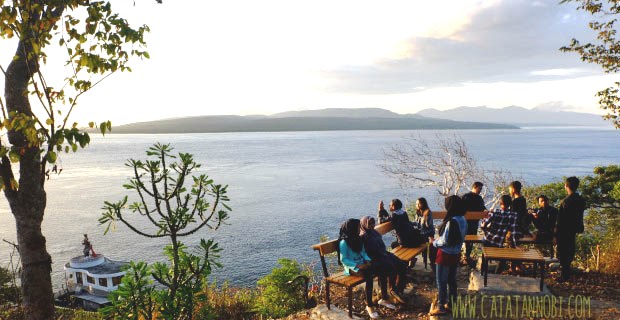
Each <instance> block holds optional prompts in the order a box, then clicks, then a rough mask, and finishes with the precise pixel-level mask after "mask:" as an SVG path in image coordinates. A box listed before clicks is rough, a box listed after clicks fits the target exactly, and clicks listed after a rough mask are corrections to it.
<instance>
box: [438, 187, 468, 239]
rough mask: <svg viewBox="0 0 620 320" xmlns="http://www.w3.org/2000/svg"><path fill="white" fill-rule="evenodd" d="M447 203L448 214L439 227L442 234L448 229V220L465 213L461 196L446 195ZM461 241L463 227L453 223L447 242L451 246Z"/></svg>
mask: <svg viewBox="0 0 620 320" xmlns="http://www.w3.org/2000/svg"><path fill="white" fill-rule="evenodd" d="M445 205H446V211H447V212H446V216H445V217H444V218H443V221H442V223H441V226H440V227H439V234H440V235H443V233H444V232H445V231H446V226H447V225H448V222H449V221H450V220H452V218H454V217H457V216H463V215H465V206H464V205H463V201H462V200H461V198H459V196H457V195H452V196H449V197H446V200H445ZM460 241H461V228H460V227H459V225H458V224H457V225H452V227H451V228H450V233H448V241H447V244H448V245H449V246H453V245H456V244H458V243H459V242H460Z"/></svg>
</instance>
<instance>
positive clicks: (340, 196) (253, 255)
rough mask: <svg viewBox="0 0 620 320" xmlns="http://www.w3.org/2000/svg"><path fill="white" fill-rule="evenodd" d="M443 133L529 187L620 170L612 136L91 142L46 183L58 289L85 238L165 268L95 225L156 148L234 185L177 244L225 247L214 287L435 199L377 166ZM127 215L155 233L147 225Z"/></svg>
mask: <svg viewBox="0 0 620 320" xmlns="http://www.w3.org/2000/svg"><path fill="white" fill-rule="evenodd" d="M438 136H444V137H446V136H447V137H451V136H457V137H460V138H462V139H463V140H464V141H465V142H466V144H467V147H468V149H469V151H470V152H471V153H472V154H473V155H474V157H475V158H476V159H477V161H478V163H479V165H480V166H481V167H483V168H486V169H489V170H505V171H509V172H511V174H512V175H513V176H516V177H521V179H522V180H523V181H524V182H525V185H526V186H527V185H533V184H543V183H548V182H552V181H558V180H560V179H562V177H564V176H571V175H577V176H580V175H587V174H590V173H592V169H593V168H594V167H595V166H604V165H609V164H618V163H619V162H620V131H618V130H614V129H611V128H585V127H553V128H550V127H532V128H522V129H518V130H460V131H447V130H441V131H434V130H422V131H321V132H275V133H274V132H269V133H200V134H125V135H115V134H109V135H106V136H100V135H92V136H91V143H90V145H89V146H88V147H87V148H86V149H83V150H79V151H78V152H76V153H68V154H61V155H60V156H59V162H58V168H59V169H62V171H61V172H60V173H59V174H52V175H51V176H50V178H49V180H48V181H47V182H46V190H47V210H46V212H45V219H44V222H43V226H42V228H43V233H44V235H45V237H46V239H47V249H48V251H49V253H50V254H51V256H52V259H53V265H52V279H53V284H54V288H55V289H60V288H61V287H62V285H63V283H64V272H63V266H64V264H65V263H66V262H67V261H68V260H69V259H70V258H71V257H74V256H78V255H80V254H81V252H82V246H81V241H82V237H83V234H88V236H89V238H90V240H91V242H92V244H93V247H94V250H95V251H96V252H97V253H102V254H105V255H106V256H108V257H110V258H112V259H116V260H125V261H129V260H134V261H138V260H142V261H147V262H149V263H153V262H156V261H164V256H163V253H162V248H163V247H164V245H165V244H166V241H165V239H150V238H145V237H142V236H140V235H138V234H136V233H134V232H132V231H131V230H129V229H128V228H127V227H125V226H123V225H122V224H117V226H116V228H115V229H114V230H113V231H110V232H109V233H108V234H106V235H104V230H105V228H104V226H101V225H99V223H98V218H99V217H100V216H101V213H102V211H103V210H102V207H103V204H104V201H118V200H120V199H122V198H123V197H124V196H125V195H128V196H129V198H130V199H136V195H135V194H133V193H131V192H130V191H128V190H126V189H124V188H123V184H125V183H126V182H127V181H128V178H129V177H130V176H131V174H132V171H131V169H130V168H129V167H127V166H125V162H126V160H127V159H130V158H133V159H146V158H147V156H146V153H145V151H146V150H147V149H148V148H149V147H150V146H152V145H153V144H154V143H157V142H159V143H165V144H168V143H169V144H171V145H172V146H173V147H174V149H175V150H174V151H175V152H185V153H192V154H193V155H194V157H195V159H196V160H197V162H199V163H201V164H202V167H201V168H200V170H199V171H197V173H206V174H208V175H209V176H210V177H211V178H213V179H214V181H215V183H218V184H224V185H228V195H229V197H230V202H229V205H230V207H231V208H232V211H231V212H230V219H229V220H228V221H227V222H226V224H225V225H222V226H221V227H220V228H219V229H218V230H211V229H209V228H204V229H203V230H201V231H200V232H198V233H196V234H193V235H191V236H189V237H187V238H185V239H182V241H183V242H184V243H185V244H186V245H187V246H189V247H190V248H191V247H196V246H197V245H198V243H199V241H200V238H204V239H210V238H214V239H215V240H216V241H217V242H218V243H219V246H220V247H221V248H222V249H223V250H222V251H221V253H220V255H221V257H220V260H219V261H220V262H221V264H222V266H223V267H222V268H220V269H216V270H214V272H213V275H212V279H213V280H216V281H217V282H218V283H220V284H221V283H223V282H225V281H228V282H230V283H231V284H232V285H235V286H254V285H256V281H257V280H258V279H259V278H261V277H263V276H265V275H266V274H268V273H270V271H271V270H272V268H274V267H275V266H277V260H278V259H279V258H291V259H296V260H297V261H299V262H302V263H306V264H316V263H317V261H318V259H319V256H318V254H317V253H316V252H314V251H313V250H312V249H311V245H312V244H315V243H318V242H319V240H320V238H321V237H322V236H327V237H329V238H332V239H333V238H335V237H337V235H338V229H339V226H340V224H341V223H342V222H343V221H345V220H346V219H348V218H352V217H353V218H359V217H361V216H363V215H373V216H374V215H376V211H377V203H378V202H379V200H383V201H384V202H389V200H390V199H393V198H399V199H401V200H404V201H405V202H408V201H412V200H413V201H414V200H415V199H416V198H418V197H427V198H431V199H435V198H437V191H436V189H434V188H415V187H412V188H407V189H403V188H401V187H400V185H399V183H398V181H396V180H395V179H393V178H391V177H389V176H387V175H386V174H385V173H384V172H382V170H381V168H380V164H381V163H383V162H384V160H385V154H384V152H385V151H386V150H387V149H388V148H390V147H392V146H394V145H400V144H403V143H406V142H407V141H408V140H409V139H412V138H414V137H422V138H424V139H429V140H433V139H437V137H438ZM483 182H484V181H483ZM0 197H2V198H3V199H0V238H1V239H5V240H7V241H16V235H15V220H14V218H13V216H12V214H11V212H10V210H9V207H8V203H7V202H6V199H4V196H3V195H2V196H0ZM429 203H430V204H431V209H434V210H440V209H442V208H440V207H439V206H438V205H436V204H435V203H438V202H437V201H429ZM126 216H129V217H131V219H132V221H133V222H135V223H136V225H137V226H138V227H139V228H140V229H142V230H144V231H147V232H154V229H153V228H152V227H151V226H149V225H148V223H147V222H146V220H145V219H140V217H136V216H132V215H131V214H130V213H127V214H126ZM11 251H12V250H11V246H10V245H8V244H7V243H5V242H0V265H1V266H5V267H6V266H8V264H9V262H10V261H9V260H10V256H11Z"/></svg>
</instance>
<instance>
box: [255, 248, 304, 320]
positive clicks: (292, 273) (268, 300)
mask: <svg viewBox="0 0 620 320" xmlns="http://www.w3.org/2000/svg"><path fill="white" fill-rule="evenodd" d="M278 264H279V265H280V267H276V268H274V269H273V270H272V271H271V274H269V275H267V276H265V277H264V278H261V279H260V280H258V289H259V292H260V295H259V296H258V299H257V301H256V310H257V311H258V313H259V314H261V315H264V316H267V317H273V318H281V317H285V316H287V315H289V314H291V313H294V312H296V311H299V310H301V309H303V308H304V307H305V302H306V301H305V298H304V296H303V295H304V288H303V284H302V285H300V283H299V282H294V283H291V281H295V279H296V278H297V277H299V276H305V277H310V276H311V275H310V272H308V271H304V270H303V268H302V267H301V266H300V265H299V263H297V261H295V260H290V259H280V260H278Z"/></svg>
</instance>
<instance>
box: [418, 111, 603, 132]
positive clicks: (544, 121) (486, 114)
mask: <svg viewBox="0 0 620 320" xmlns="http://www.w3.org/2000/svg"><path fill="white" fill-rule="evenodd" d="M416 114H417V115H420V116H424V117H432V118H437V119H450V120H455V121H480V122H489V123H507V124H512V125H516V126H520V127H524V126H597V127H601V126H609V122H608V121H605V120H603V118H602V117H601V116H600V115H596V114H590V113H579V112H568V111H547V110H543V109H537V108H534V109H531V110H530V109H525V108H522V107H516V106H510V107H505V108H501V109H494V108H487V107H459V108H454V109H450V110H443V111H440V110H437V109H424V110H422V111H420V112H418V113H416Z"/></svg>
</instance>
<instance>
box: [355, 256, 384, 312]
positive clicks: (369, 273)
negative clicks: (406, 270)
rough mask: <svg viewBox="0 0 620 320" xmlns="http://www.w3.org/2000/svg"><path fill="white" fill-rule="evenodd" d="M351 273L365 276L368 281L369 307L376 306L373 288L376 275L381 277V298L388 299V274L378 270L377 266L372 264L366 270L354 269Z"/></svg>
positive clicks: (367, 298)
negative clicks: (356, 270) (373, 298)
mask: <svg viewBox="0 0 620 320" xmlns="http://www.w3.org/2000/svg"><path fill="white" fill-rule="evenodd" d="M351 274H353V275H356V276H362V277H364V280H365V281H366V289H365V295H366V305H367V306H369V307H374V303H373V302H372V290H373V279H374V277H375V275H376V276H377V277H378V278H379V286H380V287H381V299H384V300H387V299H388V294H387V275H385V274H384V273H383V272H377V268H376V266H373V265H371V266H370V267H368V268H367V269H365V270H360V271H359V272H354V271H352V272H351Z"/></svg>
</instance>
